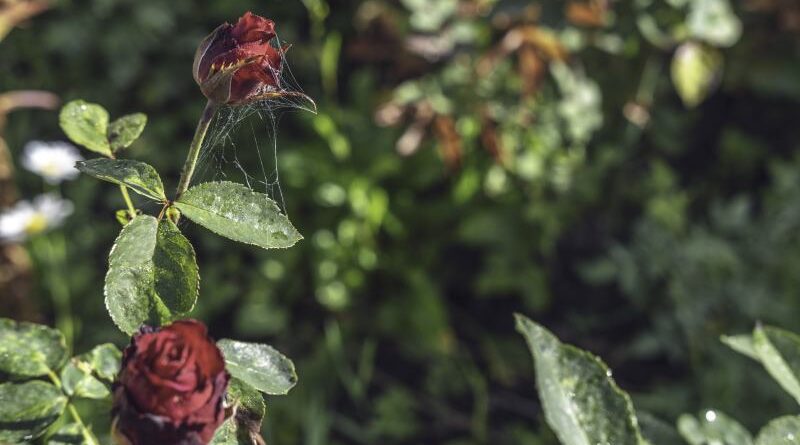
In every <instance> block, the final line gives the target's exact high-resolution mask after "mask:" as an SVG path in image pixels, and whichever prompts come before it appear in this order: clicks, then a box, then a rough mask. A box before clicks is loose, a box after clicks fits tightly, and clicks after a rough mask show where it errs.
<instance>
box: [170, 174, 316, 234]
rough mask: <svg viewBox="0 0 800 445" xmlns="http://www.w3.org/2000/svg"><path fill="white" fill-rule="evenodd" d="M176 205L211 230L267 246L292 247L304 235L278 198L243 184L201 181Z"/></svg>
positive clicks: (190, 217)
mask: <svg viewBox="0 0 800 445" xmlns="http://www.w3.org/2000/svg"><path fill="white" fill-rule="evenodd" d="M175 206H176V207H178V209H179V210H180V211H181V213H182V214H183V215H184V216H186V217H187V218H189V219H191V220H192V221H194V222H196V223H197V224H200V225H201V226H203V227H205V228H207V229H209V230H211V231H212V232H215V233H217V234H219V235H222V236H224V237H226V238H230V239H232V240H234V241H239V242H242V243H246V244H253V245H256V246H259V247H263V248H265V249H274V248H287V247H291V246H293V245H294V244H295V243H297V241H299V240H301V239H302V238H303V237H302V236H301V235H300V233H299V232H298V231H297V229H295V228H294V226H293V225H292V223H291V222H289V218H287V217H286V215H284V214H283V213H281V211H280V208H279V207H278V205H277V204H276V203H275V201H273V200H271V199H269V197H267V195H264V194H261V193H257V192H254V191H252V190H250V189H249V188H247V187H245V186H244V185H241V184H236V183H233V182H207V183H205V184H200V185H198V186H195V187H193V188H191V189H189V190H188V191H186V193H184V194H183V196H181V197H180V199H178V201H177V202H176V203H175Z"/></svg>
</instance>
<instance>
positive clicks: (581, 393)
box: [516, 315, 647, 445]
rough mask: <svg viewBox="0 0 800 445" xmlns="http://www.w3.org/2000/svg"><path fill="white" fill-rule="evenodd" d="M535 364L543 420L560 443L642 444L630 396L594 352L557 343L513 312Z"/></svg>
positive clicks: (545, 331) (589, 444)
mask: <svg viewBox="0 0 800 445" xmlns="http://www.w3.org/2000/svg"><path fill="white" fill-rule="evenodd" d="M516 322H517V331H519V333H521V334H522V335H523V336H524V337H525V340H526V341H527V343H528V347H529V348H530V350H531V353H532V354H533V358H534V365H535V368H536V383H537V387H538V390H539V398H540V399H541V401H542V406H543V407H544V414H545V419H546V420H547V423H548V424H549V425H550V427H551V428H552V429H553V431H554V432H555V433H556V435H557V436H558V438H559V439H560V440H561V443H562V444H564V445H596V444H614V445H644V444H646V443H647V442H646V441H645V440H644V438H643V437H642V435H641V432H640V430H639V425H638V421H637V419H636V415H635V413H634V410H633V404H632V403H631V400H630V397H629V396H628V394H626V393H625V392H624V391H622V390H621V389H620V388H619V387H618V386H617V384H616V383H615V382H614V379H613V378H611V377H610V376H609V375H608V367H607V366H606V365H605V364H604V363H603V362H602V360H600V359H599V358H597V357H595V356H594V355H592V354H590V353H588V352H586V351H583V350H580V349H578V348H576V347H574V346H570V345H565V344H562V343H561V342H560V341H559V340H558V338H556V337H555V336H554V335H553V334H552V333H551V332H550V331H548V330H547V329H545V328H544V327H542V326H540V325H538V324H536V323H534V322H533V321H531V320H530V319H528V318H526V317H523V316H522V315H516Z"/></svg>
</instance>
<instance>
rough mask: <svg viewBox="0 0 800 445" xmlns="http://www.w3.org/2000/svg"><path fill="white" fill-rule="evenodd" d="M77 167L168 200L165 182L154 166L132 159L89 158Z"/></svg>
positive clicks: (147, 194)
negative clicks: (165, 192)
mask: <svg viewBox="0 0 800 445" xmlns="http://www.w3.org/2000/svg"><path fill="white" fill-rule="evenodd" d="M75 167H76V168H77V169H78V170H80V171H81V173H85V174H87V175H89V176H92V177H95V178H97V179H100V180H103V181H108V182H111V183H114V184H119V185H125V186H127V187H129V188H130V189H131V190H133V191H134V192H136V193H138V194H140V195H142V196H146V197H148V198H150V199H152V200H155V201H158V202H166V200H167V197H166V195H165V194H164V184H163V183H162V182H161V177H160V176H159V175H158V172H156V169H155V168H153V167H152V166H150V165H148V164H145V163H144V162H139V161H133V160H130V159H105V158H97V159H89V160H88V161H80V162H78V163H77V164H75Z"/></svg>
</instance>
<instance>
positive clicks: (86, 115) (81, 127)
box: [59, 100, 111, 156]
mask: <svg viewBox="0 0 800 445" xmlns="http://www.w3.org/2000/svg"><path fill="white" fill-rule="evenodd" d="M59 123H60V124H61V129H62V130H64V133H66V135H67V136H69V138H70V139H71V140H72V142H75V143H76V144H79V145H83V146H84V147H86V148H88V149H89V150H91V151H94V152H97V153H100V154H102V155H105V156H110V155H111V146H110V145H109V143H108V139H107V136H106V132H107V130H108V112H107V111H106V110H105V108H103V107H101V106H100V105H97V104H93V103H89V102H85V101H82V100H74V101H72V102H69V103H67V104H66V105H64V107H63V108H61V114H60V115H59Z"/></svg>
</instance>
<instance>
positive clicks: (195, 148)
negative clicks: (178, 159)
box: [175, 101, 217, 201]
mask: <svg viewBox="0 0 800 445" xmlns="http://www.w3.org/2000/svg"><path fill="white" fill-rule="evenodd" d="M216 111H217V105H216V104H215V103H213V102H212V101H208V103H207V104H206V107H205V109H204V110H203V114H202V116H200V121H199V122H198V123H197V130H195V132H194V138H193V139H192V145H191V146H189V154H188V155H187V156H186V162H185V163H184V164H183V171H182V172H181V179H180V182H178V190H177V192H176V193H175V200H176V201H177V200H178V199H179V198H180V197H181V195H183V193H184V192H185V191H186V190H187V189H188V188H189V184H191V182H192V176H193V175H194V169H195V167H197V160H198V159H199V158H200V149H201V148H202V147H203V140H204V139H205V138H206V133H208V127H209V126H210V125H211V121H212V120H213V119H214V114H215V113H216Z"/></svg>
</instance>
